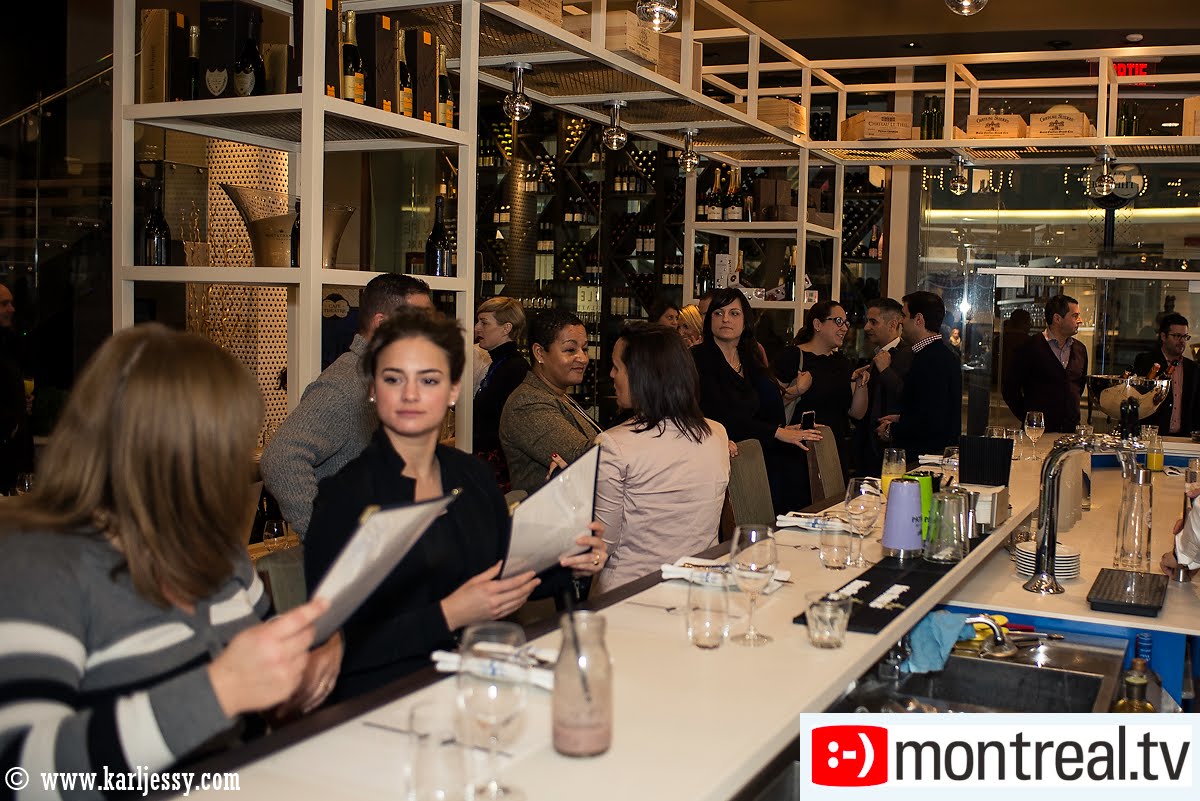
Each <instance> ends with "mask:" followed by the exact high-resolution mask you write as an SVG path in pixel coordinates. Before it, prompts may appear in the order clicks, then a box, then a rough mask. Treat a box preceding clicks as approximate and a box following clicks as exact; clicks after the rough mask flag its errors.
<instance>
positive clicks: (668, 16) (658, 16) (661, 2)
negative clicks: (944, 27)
mask: <svg viewBox="0 0 1200 801" xmlns="http://www.w3.org/2000/svg"><path fill="white" fill-rule="evenodd" d="M986 1H987V0H984V2H986ZM637 16H638V19H640V20H641V21H642V22H647V23H649V24H650V28H651V30H653V31H654V32H655V33H666V32H667V31H669V30H671V28H673V27H674V26H675V20H677V19H679V0H638V4H637Z"/></svg>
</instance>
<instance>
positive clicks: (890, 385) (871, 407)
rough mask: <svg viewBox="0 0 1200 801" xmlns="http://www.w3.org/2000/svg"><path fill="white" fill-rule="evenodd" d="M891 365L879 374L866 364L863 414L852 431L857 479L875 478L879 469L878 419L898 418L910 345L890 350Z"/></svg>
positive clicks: (873, 364) (909, 366) (911, 354)
mask: <svg viewBox="0 0 1200 801" xmlns="http://www.w3.org/2000/svg"><path fill="white" fill-rule="evenodd" d="M891 354H892V363H891V364H890V365H888V368H887V369H886V370H884V371H883V372H882V373H881V372H879V368H877V367H876V366H875V362H873V361H872V362H870V365H871V370H870V380H869V381H868V382H867V413H866V414H865V415H863V419H862V420H861V421H859V422H858V423H857V424H856V427H855V429H854V443H855V457H856V459H857V460H858V461H857V464H856V467H857V468H858V474H859V475H867V476H875V475H879V471H880V470H881V469H882V468H883V449H884V447H885V446H884V444H883V443H882V442H880V440H879V434H878V433H877V432H878V429H879V418H881V417H883V416H884V415H888V414H900V412H901V410H902V409H903V405H902V404H903V402H904V379H905V378H906V377H907V376H908V371H909V370H910V369H912V362H913V352H912V345H909V344H908V343H907V342H905V341H904V340H903V339H902V340H900V341H899V342H898V343H896V347H894V348H892V350H891Z"/></svg>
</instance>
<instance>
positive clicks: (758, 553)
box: [729, 524, 779, 647]
mask: <svg viewBox="0 0 1200 801" xmlns="http://www.w3.org/2000/svg"><path fill="white" fill-rule="evenodd" d="M778 563H779V554H778V551H777V550H776V547H775V529H773V528H772V527H771V526H764V525H761V524H752V525H745V526H737V527H736V528H734V530H733V541H732V542H731V543H730V546H729V570H730V574H731V575H732V576H733V581H734V583H735V584H737V586H738V589H739V590H741V591H742V592H744V593H746V594H747V595H749V596H750V611H749V614H748V616H747V619H746V631H745V633H743V634H738V635H736V636H734V637H732V638H731V639H732V640H733V642H735V643H737V644H738V645H748V646H751V647H758V646H762V645H766V644H767V643H769V642H771V639H772V638H771V637H769V636H767V635H766V634H763V633H761V632H759V631H758V630H756V629H755V628H754V605H755V603H756V602H757V601H758V594H759V593H760V592H763V591H764V590H766V589H767V587H768V586H770V584H771V580H772V579H773V578H775V566H776V565H777V564H778Z"/></svg>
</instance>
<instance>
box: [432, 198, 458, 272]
mask: <svg viewBox="0 0 1200 801" xmlns="http://www.w3.org/2000/svg"><path fill="white" fill-rule="evenodd" d="M445 216H446V199H445V198H444V197H442V196H441V195H439V196H438V197H437V199H436V200H434V202H433V230H431V231H430V232H429V238H428V239H426V240H425V274H426V275H435V276H438V277H441V278H453V277H454V267H453V264H452V259H451V254H450V250H451V248H450V237H449V236H447V235H446V222H445Z"/></svg>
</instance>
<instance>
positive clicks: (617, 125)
mask: <svg viewBox="0 0 1200 801" xmlns="http://www.w3.org/2000/svg"><path fill="white" fill-rule="evenodd" d="M604 105H606V106H608V107H609V108H611V109H612V116H611V117H609V125H608V127H607V128H605V129H604V132H603V133H602V134H601V136H600V139H601V141H603V142H604V146H605V147H607V148H608V149H609V150H620V149H621V148H623V147H625V143H626V142H628V141H629V134H627V133H625V129H624V128H622V127H621V109H622V108H623V107H624V106H626V105H628V104H627V103H626V102H625V101H624V100H609V101H608V102H606V103H605V104H604Z"/></svg>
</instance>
